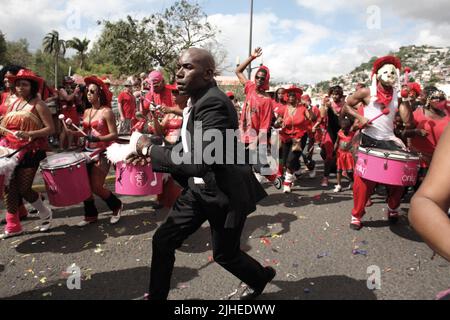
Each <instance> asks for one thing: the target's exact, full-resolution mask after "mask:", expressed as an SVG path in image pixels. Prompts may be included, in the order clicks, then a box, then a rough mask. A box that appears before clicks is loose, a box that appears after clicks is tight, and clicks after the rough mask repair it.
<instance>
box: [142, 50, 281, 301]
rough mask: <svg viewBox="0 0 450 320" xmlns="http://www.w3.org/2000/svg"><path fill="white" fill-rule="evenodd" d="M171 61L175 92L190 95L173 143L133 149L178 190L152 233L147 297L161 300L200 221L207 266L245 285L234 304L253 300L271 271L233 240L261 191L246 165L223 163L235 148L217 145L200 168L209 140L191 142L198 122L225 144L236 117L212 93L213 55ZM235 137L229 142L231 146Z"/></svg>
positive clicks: (194, 53)
mask: <svg viewBox="0 0 450 320" xmlns="http://www.w3.org/2000/svg"><path fill="white" fill-rule="evenodd" d="M178 63H179V69H178V72H177V74H176V77H177V87H178V90H179V92H180V94H182V95H187V96H189V97H190V101H189V103H188V106H187V107H186V109H185V110H184V115H183V128H182V134H181V140H179V141H178V144H176V145H175V146H173V147H161V146H157V145H152V143H151V140H150V139H149V138H147V137H146V136H142V137H141V138H140V139H139V140H138V142H137V144H136V146H135V149H136V151H137V154H138V155H139V156H141V157H142V156H143V157H148V158H150V161H151V163H152V166H153V170H154V171H158V172H168V173H171V174H172V176H173V177H174V178H175V179H176V180H177V181H178V182H179V183H180V185H182V186H183V187H184V190H183V192H182V194H181V196H180V197H179V198H178V200H177V201H176V203H175V205H174V206H173V208H172V210H171V212H170V213H169V216H168V218H167V220H166V221H165V222H164V223H163V224H162V225H161V226H160V227H159V229H158V230H157V231H156V233H155V235H154V236H153V252H152V262H151V273H150V292H149V298H150V299H156V300H162V299H167V296H168V293H169V288H170V278H171V275H172V270H173V266H174V262H175V249H177V248H179V247H180V246H181V245H182V243H183V241H184V240H185V239H186V238H187V237H188V236H190V235H191V234H192V233H194V232H195V231H196V230H198V229H199V228H200V227H201V225H202V224H203V223H204V222H205V221H208V222H209V224H210V227H211V234H212V248H213V257H214V260H215V262H217V263H219V264H220V265H221V266H222V267H223V268H225V269H226V270H228V271H229V272H231V273H232V274H234V275H235V276H236V277H238V278H239V279H240V280H242V281H243V282H244V283H246V284H247V285H248V289H247V290H246V291H244V293H243V294H242V295H241V299H246V300H249V299H253V298H255V297H257V296H258V295H260V294H261V293H262V291H263V290H264V288H265V286H266V285H267V283H269V282H270V281H271V280H272V279H273V278H274V277H275V270H274V269H273V268H271V267H265V268H264V267H263V266H262V265H261V264H260V263H258V262H257V261H256V260H255V259H253V258H251V257H250V256H249V255H247V254H246V253H245V252H243V251H241V249H240V237H241V233H242V229H243V227H244V223H245V220H246V217H247V215H248V214H250V213H251V212H253V211H255V210H256V203H257V202H258V201H259V200H261V199H263V198H264V197H266V196H267V194H266V192H265V191H264V189H263V188H262V187H261V185H260V184H259V183H258V181H257V180H256V178H255V177H254V175H253V172H252V169H251V167H250V166H249V165H247V164H238V162H237V161H236V160H237V159H236V157H235V156H234V158H233V161H232V164H228V163H230V161H229V160H230V159H229V157H228V155H230V153H231V154H235V153H234V152H235V151H236V149H237V148H232V149H234V150H225V149H230V148H225V146H228V144H225V143H224V144H223V146H222V148H223V149H222V150H221V151H222V152H223V153H220V152H216V155H217V154H223V155H224V159H219V161H217V160H216V161H214V162H213V163H212V164H211V163H210V162H208V163H210V164H206V163H205V161H204V159H203V157H202V156H203V152H204V150H205V148H207V146H208V145H209V144H210V143H211V142H209V141H203V140H204V139H202V141H201V142H200V143H199V141H195V138H196V137H197V135H195V133H194V131H195V130H198V129H199V128H198V126H199V125H201V126H202V130H203V133H204V132H206V131H207V130H212V129H214V130H218V131H219V132H220V134H221V135H222V137H223V141H226V131H227V130H233V131H235V130H237V129H238V117H237V113H236V110H235V108H234V106H233V104H232V102H231V101H230V99H229V98H228V97H227V96H226V95H225V94H224V93H223V92H222V91H220V89H219V88H217V85H216V83H215V81H214V73H215V63H214V58H213V57H212V55H211V54H210V53H209V52H208V51H206V50H203V49H198V48H191V49H188V50H186V51H185V52H183V53H182V55H181V56H180V58H179V61H178ZM189 137H193V139H189ZM237 137H238V135H235V136H234V138H233V139H234V141H233V142H234V143H233V145H234V146H236V144H237ZM176 150H178V151H176ZM216 151H217V150H216ZM177 152H178V155H180V156H184V160H183V163H181V164H179V163H178V164H177V163H176V161H174V158H176V157H174V153H177ZM199 158H200V159H201V161H198V159H199ZM225 158H228V159H225ZM194 160H195V161H194ZM220 160H223V161H220ZM194 177H196V179H198V178H202V179H203V183H201V184H196V182H195V180H196V179H194Z"/></svg>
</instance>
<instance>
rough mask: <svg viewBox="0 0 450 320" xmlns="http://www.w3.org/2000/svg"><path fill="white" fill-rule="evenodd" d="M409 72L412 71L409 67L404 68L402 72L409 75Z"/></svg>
mask: <svg viewBox="0 0 450 320" xmlns="http://www.w3.org/2000/svg"><path fill="white" fill-rule="evenodd" d="M411 71H412V70H411V68H410V67H405V70H404V72H405V73H411Z"/></svg>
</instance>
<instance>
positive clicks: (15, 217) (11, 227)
mask: <svg viewBox="0 0 450 320" xmlns="http://www.w3.org/2000/svg"><path fill="white" fill-rule="evenodd" d="M22 233H23V230H22V226H21V225H20V218H19V213H9V212H7V213H6V227H5V233H3V234H2V235H0V239H6V238H10V237H14V236H18V235H20V234H22Z"/></svg>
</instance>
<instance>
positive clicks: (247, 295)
mask: <svg viewBox="0 0 450 320" xmlns="http://www.w3.org/2000/svg"><path fill="white" fill-rule="evenodd" d="M264 269H266V273H267V280H266V283H264V285H263V286H262V287H260V288H258V289H253V288H250V287H247V288H246V289H245V290H244V292H243V293H242V294H241V297H240V299H241V300H254V299H255V298H256V297H258V296H260V295H261V293H262V292H263V291H264V288H265V287H266V285H267V284H268V283H269V282H270V281H272V279H273V278H275V275H276V274H277V272H276V271H275V269H274V268H272V267H265V268H264Z"/></svg>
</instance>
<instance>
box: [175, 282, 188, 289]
mask: <svg viewBox="0 0 450 320" xmlns="http://www.w3.org/2000/svg"><path fill="white" fill-rule="evenodd" d="M187 288H189V285H188V284H187V283H180V284H179V285H178V286H177V289H187Z"/></svg>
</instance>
